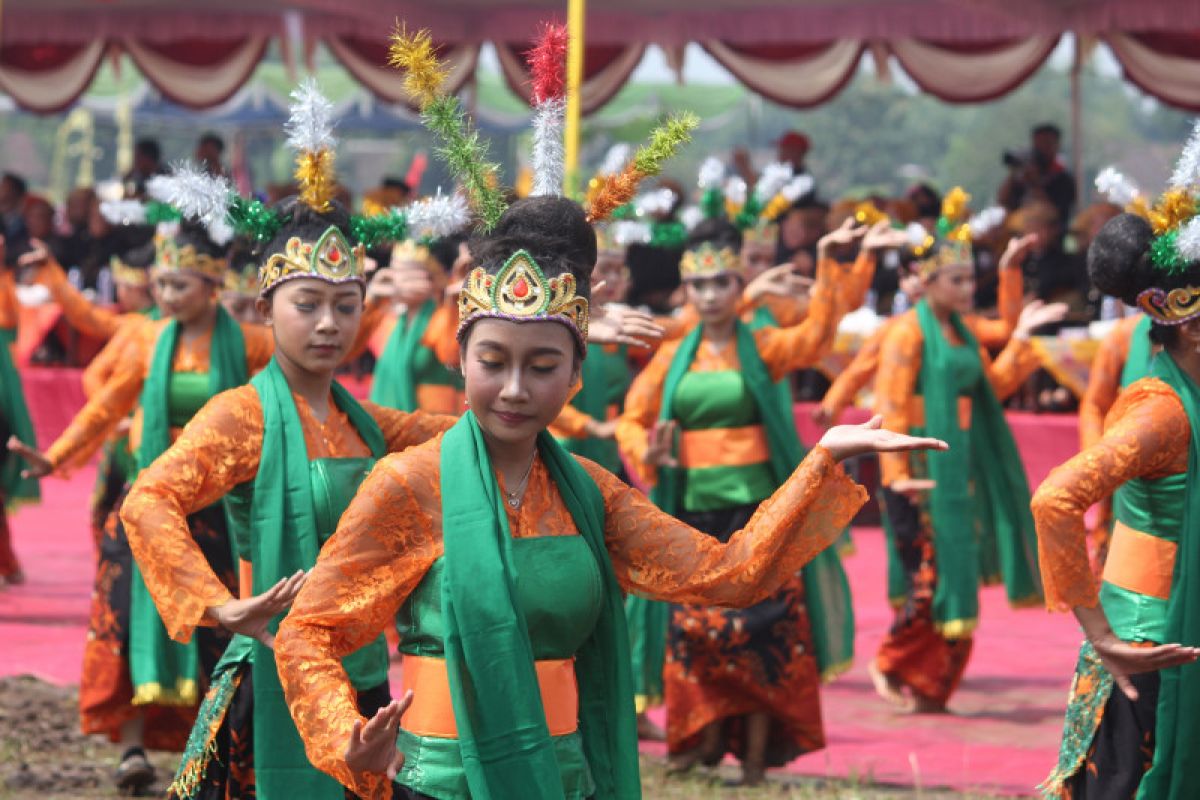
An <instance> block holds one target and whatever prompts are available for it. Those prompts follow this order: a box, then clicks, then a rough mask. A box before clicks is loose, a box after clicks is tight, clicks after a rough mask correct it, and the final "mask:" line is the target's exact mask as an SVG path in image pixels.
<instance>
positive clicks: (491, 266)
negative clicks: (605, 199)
mask: <svg viewBox="0 0 1200 800" xmlns="http://www.w3.org/2000/svg"><path fill="white" fill-rule="evenodd" d="M518 250H525V251H526V252H528V253H529V255H531V256H533V260H534V261H536V262H537V263H538V266H540V267H541V268H542V272H544V273H545V274H546V277H548V278H552V277H554V276H555V275H560V274H562V273H564V272H570V273H571V274H573V275H574V276H575V284H576V291H577V292H578V293H579V294H580V295H582V296H584V297H590V296H591V285H592V282H591V276H592V268H593V267H595V265H596V231H595V230H594V229H593V228H592V225H591V223H590V222H588V220H587V215H586V214H585V213H584V211H583V208H582V207H581V206H580V205H579V204H578V203H576V202H575V201H573V200H568V199H566V198H564V197H553V196H539V197H527V198H525V199H523V200H518V201H517V202H515V203H513V204H512V205H511V206H509V207H508V210H507V211H505V212H504V214H503V215H501V217H500V219H499V220H498V221H497V222H496V225H495V227H494V228H492V230H491V231H490V232H488V233H487V234H485V235H483V236H480V237H478V238H477V239H475V240H474V241H472V242H471V254H472V255H473V256H474V257H475V261H476V262H477V263H478V264H479V265H480V266H482V267H484V268H485V269H487V270H489V271H493V272H494V271H496V270H498V269H499V268H500V267H501V266H502V265H503V264H504V262H506V261H507V260H508V258H509V257H510V256H511V255H512V254H513V253H515V252H517V251H518Z"/></svg>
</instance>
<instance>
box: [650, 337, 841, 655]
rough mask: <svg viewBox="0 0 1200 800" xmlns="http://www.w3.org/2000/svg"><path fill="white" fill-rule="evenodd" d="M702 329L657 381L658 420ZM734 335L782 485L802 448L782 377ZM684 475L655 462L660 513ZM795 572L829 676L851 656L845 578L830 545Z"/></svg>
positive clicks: (670, 505)
mask: <svg viewBox="0 0 1200 800" xmlns="http://www.w3.org/2000/svg"><path fill="white" fill-rule="evenodd" d="M703 335H704V326H703V325H697V326H696V327H695V329H693V330H692V332H691V333H689V334H688V335H687V336H686V337H685V338H684V339H683V341H682V342H680V344H679V349H678V350H677V351H676V353H675V358H674V359H672V361H671V366H670V367H669V368H668V370H667V377H666V380H665V382H664V385H663V398H662V405H661V406H660V407H659V419H660V420H664V421H665V420H669V419H672V418H673V417H674V402H675V392H676V390H677V389H678V388H679V382H680V381H681V380H683V377H684V376H685V375H687V373H688V370H689V369H691V366H692V361H693V360H694V359H695V357H696V351H697V350H698V349H699V348H700V342H701V340H702V339H703ZM734 335H735V337H736V347H737V356H738V364H739V368H740V370H741V374H742V379H743V380H744V381H745V382H746V388H747V389H748V390H749V391H750V394H751V396H753V397H754V402H755V404H756V405H757V406H758V413H759V416H760V417H761V418H762V421H763V427H764V428H766V433H767V441H768V442H769V443H770V449H771V472H772V475H773V476H774V479H775V484H776V486H782V485H783V484H784V482H785V481H787V479H788V478H789V477H790V476H791V474H792V472H793V471H794V470H795V469H796V467H797V466H799V464H800V462H801V461H803V460H804V448H803V447H801V445H800V436H799V434H798V433H797V432H796V417H795V415H794V414H793V412H792V403H791V395H790V393H788V392H787V387H786V386H785V385H783V384H782V382H779V383H777V382H775V381H773V380H771V373H770V371H769V370H768V369H767V365H766V364H765V363H763V360H762V356H761V355H759V352H758V345H757V343H756V342H755V339H754V333H753V332H752V331H751V330H750V328H748V327H747V326H746V325H744V324H743V323H742V322H741V321H738V322H737V323H736V326H735V329H734ZM684 479H685V476H684V470H683V469H682V468H679V467H660V468H659V475H658V482H657V484H656V485H655V487H654V489H653V490H652V491H651V494H650V498H651V499H652V500H653V501H654V503H655V505H657V506H658V507H659V508H661V509H662V510H663V511H665V512H666V513H668V514H671V515H672V516H675V515H677V514H678V513H679V511H681V510H682V509H681V503H680V498H681V497H682V495H683V481H684ZM801 574H802V576H803V579H804V591H805V603H806V604H807V605H808V618H809V620H810V621H811V624H812V634H813V647H814V650H815V652H816V658H817V666H818V668H819V669H820V671H821V674H822V676H825V677H826V678H829V677H832V676H834V675H836V674H837V673H838V672H841V671H843V670H844V669H845V668H846V667H847V666H848V665H849V663H850V661H851V660H852V659H853V658H854V609H853V607H852V605H851V602H850V582H849V580H847V578H846V572H845V570H844V569H843V568H842V562H841V559H840V558H839V557H838V554H837V551H836V549H835V548H834V547H828V548H826V549H825V550H823V551H821V553H820V555H818V556H817V557H816V558H815V559H813V560H812V561H811V562H809V563H808V564H807V565H805V567H804V569H803V571H802V573H801Z"/></svg>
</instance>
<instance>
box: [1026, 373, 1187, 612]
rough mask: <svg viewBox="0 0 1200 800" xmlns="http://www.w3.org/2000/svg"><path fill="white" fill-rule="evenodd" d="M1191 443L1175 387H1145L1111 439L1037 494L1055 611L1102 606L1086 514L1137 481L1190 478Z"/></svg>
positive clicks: (1116, 410)
mask: <svg viewBox="0 0 1200 800" xmlns="http://www.w3.org/2000/svg"><path fill="white" fill-rule="evenodd" d="M1190 441H1191V426H1190V425H1189V424H1188V418H1187V414H1186V413H1185V412H1184V410H1183V406H1182V405H1181V404H1180V402H1179V398H1178V397H1177V396H1176V395H1175V393H1174V392H1173V391H1172V390H1171V389H1170V387H1168V386H1167V385H1166V384H1164V383H1162V382H1161V381H1158V380H1154V379H1150V380H1143V381H1138V382H1137V383H1135V384H1133V385H1132V386H1130V387H1129V388H1128V389H1126V391H1125V393H1124V394H1123V395H1122V396H1121V399H1120V400H1118V401H1117V405H1116V406H1114V407H1113V410H1112V418H1111V420H1110V424H1109V427H1108V430H1107V431H1106V432H1105V434H1104V437H1103V438H1102V439H1101V440H1100V441H1099V442H1097V443H1096V444H1095V445H1094V446H1092V447H1089V448H1088V449H1087V450H1085V451H1083V452H1082V453H1079V454H1078V455H1076V456H1075V457H1074V458H1072V459H1071V460H1069V461H1067V462H1066V463H1065V464H1063V465H1061V466H1059V467H1057V468H1056V469H1055V470H1054V471H1053V472H1051V473H1050V475H1049V477H1047V478H1046V480H1045V481H1044V482H1043V483H1042V485H1041V486H1040V487H1038V490H1037V492H1036V493H1035V494H1034V496H1033V504H1032V508H1033V519H1034V522H1035V524H1036V525H1037V533H1038V557H1039V561H1040V562H1041V568H1042V580H1043V582H1044V584H1045V588H1046V605H1047V607H1048V608H1050V609H1051V610H1059V611H1066V610H1069V609H1071V608H1074V607H1076V606H1084V607H1087V608H1092V607H1094V606H1095V605H1096V603H1097V600H1098V598H1097V591H1098V587H1097V585H1096V578H1095V576H1094V575H1093V573H1092V568H1091V565H1090V564H1089V562H1088V555H1087V544H1086V539H1087V525H1086V523H1085V521H1084V515H1085V514H1086V513H1087V510H1088V509H1089V508H1091V507H1092V505H1094V504H1095V503H1097V502H1099V501H1100V500H1102V499H1104V498H1105V497H1108V496H1109V495H1110V494H1112V492H1113V491H1114V490H1116V489H1117V487H1119V486H1120V485H1121V484H1122V483H1124V482H1126V481H1127V480H1129V479H1131V478H1136V477H1141V476H1146V477H1158V476H1160V475H1166V474H1172V473H1175V472H1181V471H1186V470H1187V458H1188V446H1189V442H1190Z"/></svg>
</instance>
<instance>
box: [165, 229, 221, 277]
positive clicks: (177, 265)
mask: <svg viewBox="0 0 1200 800" xmlns="http://www.w3.org/2000/svg"><path fill="white" fill-rule="evenodd" d="M154 249H155V252H156V256H155V262H154V265H155V267H157V268H158V269H161V270H166V271H170V272H192V273H195V274H196V275H199V276H201V277H203V278H208V279H209V280H211V281H214V282H216V283H220V282H221V281H223V280H224V279H225V268H226V261H225V259H223V258H215V257H213V256H210V255H208V254H207V253H198V252H196V247H195V245H190V244H185V245H184V246H182V247H180V246H179V243H178V242H176V241H175V237H174V236H168V235H166V234H162V233H160V234H157V235H156V236H155V237H154Z"/></svg>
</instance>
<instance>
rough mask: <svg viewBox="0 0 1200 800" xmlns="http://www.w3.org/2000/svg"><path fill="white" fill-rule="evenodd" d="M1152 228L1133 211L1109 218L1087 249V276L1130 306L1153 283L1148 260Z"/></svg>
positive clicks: (1151, 266)
mask: <svg viewBox="0 0 1200 800" xmlns="http://www.w3.org/2000/svg"><path fill="white" fill-rule="evenodd" d="M1153 241H1154V231H1153V229H1151V227H1150V223H1149V222H1147V221H1146V220H1145V219H1143V218H1142V217H1139V216H1137V215H1136V214H1120V215H1118V216H1116V217H1113V218H1112V219H1110V220H1109V221H1108V222H1107V223H1105V225H1104V227H1103V228H1101V229H1100V233H1098V234H1096V238H1095V239H1093V240H1092V244H1091V246H1090V247H1089V248H1088V254H1087V263H1088V277H1090V278H1091V281H1092V283H1093V284H1094V285H1095V287H1096V288H1097V289H1099V290H1100V291H1101V292H1104V293H1105V294H1107V295H1111V296H1113V297H1118V298H1120V299H1121V300H1122V301H1124V302H1125V303H1127V304H1129V305H1133V304H1134V303H1136V302H1137V296H1138V295H1139V294H1141V293H1142V292H1143V291H1144V290H1145V289H1147V288H1149V287H1150V286H1151V285H1153V284H1154V283H1155V282H1156V280H1155V279H1156V275H1155V272H1154V266H1153V265H1152V264H1151V263H1150V245H1151V244H1152V243H1153Z"/></svg>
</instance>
